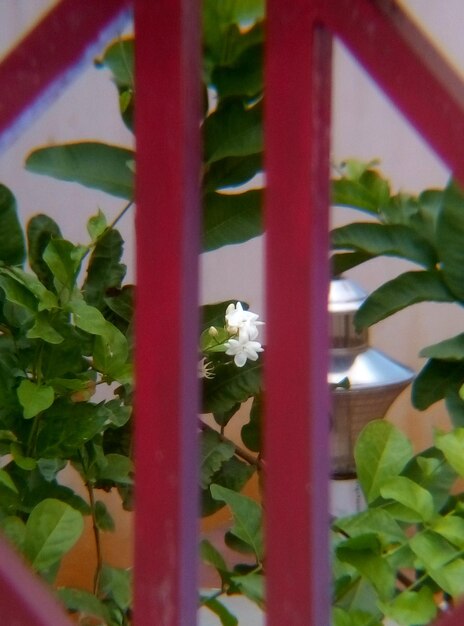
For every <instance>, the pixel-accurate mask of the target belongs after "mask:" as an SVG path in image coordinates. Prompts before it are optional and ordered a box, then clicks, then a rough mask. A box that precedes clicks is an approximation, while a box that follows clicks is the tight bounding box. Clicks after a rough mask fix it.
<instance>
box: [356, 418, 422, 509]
mask: <svg viewBox="0 0 464 626" xmlns="http://www.w3.org/2000/svg"><path fill="white" fill-rule="evenodd" d="M354 456H355V460H356V467H357V471H358V479H359V483H360V485H361V488H362V490H363V493H364V496H365V497H366V500H367V502H373V501H374V500H375V499H376V498H378V497H379V495H380V489H381V486H382V484H383V483H384V482H385V481H386V480H388V479H389V478H393V477H395V476H397V475H398V474H399V473H400V472H401V470H402V469H403V467H404V466H405V465H406V463H407V462H408V461H409V460H410V459H411V457H412V445H411V442H410V441H409V439H408V438H407V437H405V435H403V433H401V432H400V431H399V430H398V429H397V428H395V426H393V424H390V423H389V422H385V421H383V420H375V421H373V422H370V423H369V424H368V425H367V426H366V427H365V428H364V429H363V430H362V432H361V434H360V436H359V439H358V441H357V443H356V446H355V451H354Z"/></svg>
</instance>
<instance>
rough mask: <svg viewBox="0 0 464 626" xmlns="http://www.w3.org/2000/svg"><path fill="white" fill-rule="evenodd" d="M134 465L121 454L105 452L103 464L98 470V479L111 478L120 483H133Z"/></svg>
mask: <svg viewBox="0 0 464 626" xmlns="http://www.w3.org/2000/svg"><path fill="white" fill-rule="evenodd" d="M133 473H134V465H133V463H132V461H131V459H130V458H129V457H127V456H124V455H122V454H107V455H106V456H105V464H104V465H103V466H102V467H100V468H99V470H98V479H99V480H111V481H113V482H115V483H118V484H121V485H131V484H132V483H133Z"/></svg>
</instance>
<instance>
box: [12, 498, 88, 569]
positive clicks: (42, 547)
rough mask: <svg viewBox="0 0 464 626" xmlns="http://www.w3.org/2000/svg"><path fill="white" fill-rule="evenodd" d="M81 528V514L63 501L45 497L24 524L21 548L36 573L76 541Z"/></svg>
mask: <svg viewBox="0 0 464 626" xmlns="http://www.w3.org/2000/svg"><path fill="white" fill-rule="evenodd" d="M83 528H84V521H83V519H82V515H81V513H79V512H78V511H76V510H75V509H73V508H72V507H70V506H69V505H68V504H65V503H64V502H60V501H59V500H54V499H52V498H47V499H45V500H42V502H40V503H39V504H38V505H37V506H36V507H35V508H34V510H33V511H32V513H31V514H30V516H29V518H28V520H27V523H26V536H25V540H24V551H25V553H26V556H27V558H28V559H29V560H30V562H31V565H32V567H33V568H34V569H35V570H38V571H39V572H40V571H42V570H46V569H48V568H49V567H50V566H51V565H53V564H54V563H56V562H57V561H59V560H60V559H61V558H62V557H63V556H64V555H65V554H66V553H67V552H68V551H69V550H70V549H71V548H72V547H73V546H74V544H75V543H76V541H77V540H78V539H79V537H80V535H81V533H82V531H83Z"/></svg>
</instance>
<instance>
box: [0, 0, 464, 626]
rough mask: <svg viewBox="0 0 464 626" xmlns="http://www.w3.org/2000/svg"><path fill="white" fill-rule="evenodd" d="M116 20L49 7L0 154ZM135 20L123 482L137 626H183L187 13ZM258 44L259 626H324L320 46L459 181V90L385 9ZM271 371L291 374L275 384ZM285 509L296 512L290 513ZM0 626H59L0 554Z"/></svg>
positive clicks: (371, 7)
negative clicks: (262, 404)
mask: <svg viewBox="0 0 464 626" xmlns="http://www.w3.org/2000/svg"><path fill="white" fill-rule="evenodd" d="M130 4H131V3H130V2H129V0H99V1H98V2H88V0H62V2H60V3H59V4H58V5H57V6H56V7H55V8H54V9H53V10H52V11H51V12H50V13H49V14H48V15H47V16H45V17H44V19H43V21H42V22H40V23H39V24H38V26H37V27H36V28H35V29H34V30H33V31H32V33H31V34H30V35H28V36H27V37H26V38H25V39H24V40H23V41H21V42H20V43H19V44H18V46H17V47H16V48H15V49H14V50H13V51H12V52H11V53H10V54H9V56H7V57H6V58H5V59H4V60H3V61H2V62H1V63H0V84H2V85H8V90H5V89H3V90H2V94H3V95H2V99H1V100H0V147H4V146H5V145H7V143H8V141H11V140H12V137H13V136H14V132H16V133H18V132H19V131H20V127H19V126H18V121H19V120H22V121H23V122H24V120H25V119H26V118H27V117H29V118H31V117H32V115H31V111H33V112H34V107H35V106H36V104H37V102H38V101H40V100H41V99H43V97H44V95H45V94H46V93H50V92H51V91H52V90H55V91H56V90H57V87H58V85H60V84H62V83H63V78H64V77H65V76H67V75H69V70H71V69H72V68H73V67H75V66H76V64H78V63H79V62H81V60H82V59H83V58H84V57H85V54H86V52H87V51H88V50H89V49H90V47H91V46H92V44H93V43H95V42H96V41H97V40H98V39H99V37H100V36H101V34H102V33H103V32H104V31H105V30H106V29H107V28H108V27H109V26H110V25H111V24H112V23H114V21H115V20H116V19H117V18H119V17H120V16H121V12H122V11H124V10H126V9H127V7H128V6H129V5H130ZM134 4H135V29H136V34H137V52H136V78H137V91H138V100H137V102H138V104H137V107H138V108H137V122H136V128H137V150H138V157H137V158H138V164H137V179H138V180H137V218H136V228H137V238H138V239H137V241H138V251H137V266H138V274H137V276H138V278H137V282H138V302H137V304H138V310H137V324H138V328H137V399H136V407H137V423H136V471H137V474H138V475H139V476H143V481H142V480H140V481H138V483H137V498H136V505H137V509H136V533H135V537H136V539H135V542H136V557H135V618H134V623H135V625H136V626H152V625H153V624H156V625H157V626H158V625H159V626H191V625H192V624H194V623H195V620H196V606H195V604H196V586H197V585H196V529H197V514H196V513H197V512H196V480H195V477H196V449H195V445H196V443H195V442H196V419H195V415H196V410H197V406H198V398H197V389H196V388H197V381H196V355H195V342H194V338H195V335H196V328H197V318H196V313H195V311H196V310H197V257H198V251H199V244H198V241H199V236H198V231H199V220H200V216H199V213H200V210H199V193H198V191H199V190H198V189H197V181H198V179H199V176H198V173H199V162H200V159H199V154H200V141H199V129H198V119H199V115H198V112H199V110H200V108H199V101H200V98H199V93H198V91H199V84H200V80H199V77H200V43H199V41H200V38H199V32H200V26H199V24H200V20H199V16H198V12H199V6H198V4H199V3H196V2H193V0H156V1H154V0H134ZM267 32H268V49H267V55H266V59H267V63H266V121H265V138H266V139H265V143H266V172H267V192H266V206H265V219H266V228H267V242H266V245H267V253H266V263H267V302H268V307H267V314H266V317H267V320H268V337H269V340H268V347H267V354H266V388H267V401H266V405H267V413H266V426H265V428H266V433H265V436H266V459H267V467H268V470H267V481H266V485H267V502H266V513H267V514H266V524H267V532H266V538H267V554H268V556H267V581H268V582H267V585H268V587H267V589H268V615H267V620H268V624H269V626H281V625H282V624H285V625H286V626H303V625H304V626H308V625H311V626H325V625H327V624H329V622H330V617H329V566H328V539H327V534H328V528H327V524H328V512H327V511H328V507H327V490H328V458H327V457H328V411H327V407H328V399H327V393H326V392H325V391H324V389H325V388H326V356H325V355H326V353H327V344H326V339H325V337H326V336H327V332H326V327H327V320H326V295H327V283H328V267H327V231H328V207H329V195H328V174H329V170H328V162H329V130H330V107H329V100H330V98H329V95H330V48H331V37H332V35H335V36H337V37H338V38H340V40H341V41H343V43H344V44H345V45H346V46H347V47H348V48H349V49H350V51H351V52H352V53H353V55H354V56H355V57H356V58H357V59H358V60H359V61H360V62H361V64H363V65H364V67H365V68H366V69H367V71H368V72H369V73H370V75H371V76H372V77H373V78H374V79H375V80H376V81H377V83H378V84H379V85H380V87H381V88H382V89H383V90H384V91H385V92H386V93H387V94H388V96H389V97H390V98H391V99H392V101H393V102H394V103H395V104H396V106H397V107H398V109H399V110H400V111H401V112H402V113H403V114H404V115H405V116H406V117H407V119H408V120H409V121H410V122H411V123H412V124H413V125H414V126H415V128H416V129H417V130H418V131H419V132H420V133H421V134H422V135H423V137H424V138H425V139H426V141H428V142H429V144H430V146H431V147H432V148H433V149H434V150H435V151H436V152H437V154H438V155H439V156H440V157H441V158H442V159H443V161H444V162H445V163H446V164H448V166H449V167H450V169H452V170H453V171H454V173H455V175H456V176H457V177H458V178H459V179H460V180H461V181H462V182H464V144H463V142H460V141H453V139H454V138H455V137H460V136H463V130H464V88H463V85H462V83H461V82H460V81H459V79H458V78H457V76H456V75H455V74H454V72H453V71H452V70H451V69H450V68H449V67H448V66H447V65H446V64H445V63H444V61H443V60H442V59H441V57H440V55H439V54H438V52H437V51H436V50H435V49H434V48H433V47H432V46H431V45H430V43H429V42H428V41H427V40H426V39H425V38H424V37H423V36H422V34H421V33H420V32H419V31H418V29H417V28H416V27H415V26H414V25H413V24H412V23H411V22H410V21H409V20H408V19H407V17H406V16H405V15H404V14H403V13H402V12H401V11H400V9H399V8H398V6H397V5H396V4H395V2H393V1H392V0H292V2H283V1H282V0H269V2H268V31H267ZM52 44H53V45H52ZM57 49H58V50H59V54H57V52H56V50H57ZM31 59H34V63H33V64H32V63H31ZM153 85H156V87H157V88H156V89H154V88H153ZM424 93H426V94H427V98H424V97H423V94H424ZM173 129H174V132H173ZM158 147H159V148H160V149H157V148H158ZM160 154H162V155H163V158H162V159H161V158H160V157H159V156H158V155H160ZM167 155H168V156H167ZM155 197H156V199H157V201H156V202H154V201H153V199H154V198H155ZM156 207H161V209H160V210H157V209H156ZM283 258H285V260H286V262H285V263H282V261H281V260H282V259H283ZM155 264H156V272H155V271H152V269H153V267H154V266H155ZM289 315H290V316H291V323H289V319H288V318H289ZM166 319H169V328H170V334H169V337H168V340H166V336H165V325H164V321H165V320H166ZM302 329H303V331H302ZM284 361H286V362H290V363H293V364H294V366H293V367H292V368H291V369H290V368H288V369H286V368H284V367H282V363H283V362H284ZM289 413H291V415H292V429H291V430H290V429H288V428H287V419H286V416H287V415H288V414H289ZM166 416H168V417H169V419H166ZM168 424H169V427H168V426H167V425H168ZM283 441H285V447H282V445H281V444H282V442H283ZM289 500H291V501H297V502H299V507H298V511H294V510H293V509H292V507H289V506H288V502H289ZM290 527H291V528H292V532H291V533H289V532H287V530H288V528H290ZM288 554H291V555H292V559H291V561H289V560H288V558H287V555H288ZM282 562H286V563H287V566H286V567H285V568H283V567H281V564H282ZM0 615H1V619H2V624H4V625H5V626H13V624H15V625H17V624H21V625H22V624H24V625H26V624H27V625H28V626H45V624H47V625H49V624H51V623H52V624H53V626H61V624H63V626H64V625H65V624H66V623H68V621H67V619H66V617H65V616H64V614H62V612H61V611H60V610H59V608H58V607H56V606H55V605H54V603H53V601H52V600H51V598H50V596H49V595H48V593H47V591H46V590H45V589H42V588H41V585H40V584H39V583H38V581H36V579H35V578H34V577H33V575H32V574H31V573H30V572H29V571H28V570H27V569H26V568H24V567H23V566H22V564H21V563H19V562H17V559H16V557H15V555H14V554H12V552H11V550H10V549H9V547H8V546H6V545H5V544H4V543H3V542H1V543H0ZM463 619H464V609H460V608H458V609H456V611H455V612H454V613H453V614H452V615H450V616H449V617H447V618H446V619H445V620H443V621H442V622H441V624H443V626H444V625H445V624H446V626H453V625H456V626H457V625H458V624H461V623H462V620H463Z"/></svg>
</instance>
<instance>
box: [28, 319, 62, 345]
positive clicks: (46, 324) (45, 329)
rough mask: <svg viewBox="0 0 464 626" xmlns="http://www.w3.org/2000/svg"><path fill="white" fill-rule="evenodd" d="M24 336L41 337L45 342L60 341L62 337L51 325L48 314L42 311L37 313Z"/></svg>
mask: <svg viewBox="0 0 464 626" xmlns="http://www.w3.org/2000/svg"><path fill="white" fill-rule="evenodd" d="M26 337H28V338H29V339H43V340H44V341H46V342H47V343H53V344H58V343H62V341H63V340H64V337H63V336H62V335H60V333H59V332H58V331H57V330H56V329H55V328H54V327H53V326H52V324H51V322H50V314H49V313H48V312H47V311H42V312H40V313H38V314H37V316H36V318H35V321H34V325H33V326H31V328H30V329H29V330H28V331H27V333H26Z"/></svg>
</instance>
